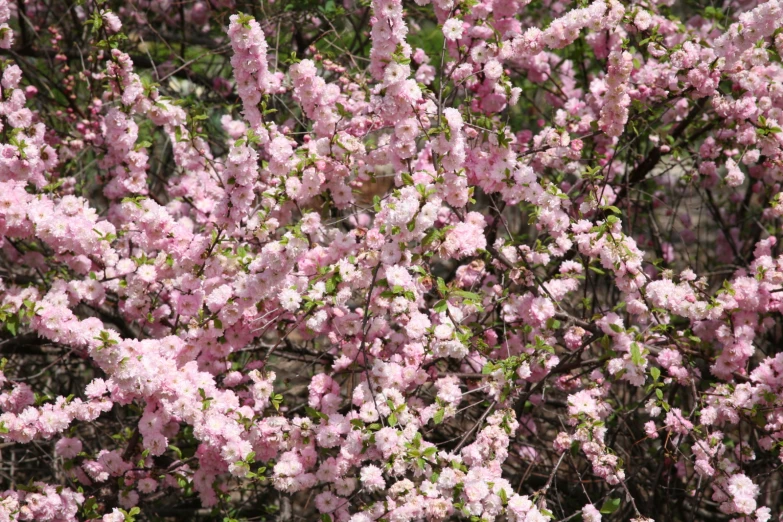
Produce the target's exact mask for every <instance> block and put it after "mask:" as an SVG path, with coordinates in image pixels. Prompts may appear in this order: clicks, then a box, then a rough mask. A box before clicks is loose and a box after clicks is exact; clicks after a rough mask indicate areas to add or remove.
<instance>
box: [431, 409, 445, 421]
mask: <svg viewBox="0 0 783 522" xmlns="http://www.w3.org/2000/svg"><path fill="white" fill-rule="evenodd" d="M444 415H446V409H445V408H441V409H439V410H438V411H436V412H435V415H433V417H432V420H433V422H434V423H435V424H440V423H441V422H443V416H444Z"/></svg>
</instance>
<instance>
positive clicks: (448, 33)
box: [443, 18, 463, 42]
mask: <svg viewBox="0 0 783 522" xmlns="http://www.w3.org/2000/svg"><path fill="white" fill-rule="evenodd" d="M462 29H463V28H462V20H457V19H456V18H449V19H448V20H446V23H445V24H443V36H445V37H446V40H449V41H452V42H453V41H456V40H459V39H460V38H462Z"/></svg>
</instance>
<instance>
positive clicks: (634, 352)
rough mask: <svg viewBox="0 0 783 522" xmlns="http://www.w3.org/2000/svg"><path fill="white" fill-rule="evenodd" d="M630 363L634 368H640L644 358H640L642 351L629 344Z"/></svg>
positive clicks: (636, 346)
mask: <svg viewBox="0 0 783 522" xmlns="http://www.w3.org/2000/svg"><path fill="white" fill-rule="evenodd" d="M631 361H633V363H634V364H635V365H636V366H642V365H643V364H644V361H645V359H644V357H642V351H641V349H640V348H639V345H638V344H636V343H631Z"/></svg>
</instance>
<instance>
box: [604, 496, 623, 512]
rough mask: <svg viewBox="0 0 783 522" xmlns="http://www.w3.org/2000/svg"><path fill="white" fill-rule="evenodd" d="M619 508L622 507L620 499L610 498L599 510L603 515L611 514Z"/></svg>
mask: <svg viewBox="0 0 783 522" xmlns="http://www.w3.org/2000/svg"><path fill="white" fill-rule="evenodd" d="M618 509H620V499H619V498H610V499H608V500H607V501H606V502H604V505H603V506H601V509H600V510H599V511H600V512H601V514H602V515H611V514H612V513H614V512H615V511H617V510H618Z"/></svg>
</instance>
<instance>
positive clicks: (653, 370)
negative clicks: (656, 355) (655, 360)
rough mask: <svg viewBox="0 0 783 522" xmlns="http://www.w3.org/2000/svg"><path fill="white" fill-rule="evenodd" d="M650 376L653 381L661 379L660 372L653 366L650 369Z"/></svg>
mask: <svg viewBox="0 0 783 522" xmlns="http://www.w3.org/2000/svg"><path fill="white" fill-rule="evenodd" d="M650 375H652V378H653V380H654V381H657V380H658V379H660V378H661V370H660V369H658V368H656V367H655V366H653V367H652V368H650Z"/></svg>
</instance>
